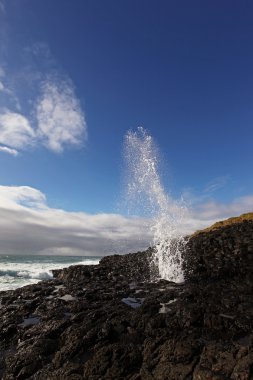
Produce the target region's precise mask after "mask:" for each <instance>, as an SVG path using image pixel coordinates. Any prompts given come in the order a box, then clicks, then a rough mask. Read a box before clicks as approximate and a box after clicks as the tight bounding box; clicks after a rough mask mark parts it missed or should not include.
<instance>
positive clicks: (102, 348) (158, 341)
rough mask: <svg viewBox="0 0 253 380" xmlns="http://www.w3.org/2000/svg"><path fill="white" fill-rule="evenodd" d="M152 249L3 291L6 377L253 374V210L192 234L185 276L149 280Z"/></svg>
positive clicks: (175, 379) (243, 379)
mask: <svg viewBox="0 0 253 380" xmlns="http://www.w3.org/2000/svg"><path fill="white" fill-rule="evenodd" d="M151 254H152V252H151V250H148V251H146V252H138V253H133V254H128V255H124V256H117V255H114V256H108V257H105V258H103V259H102V260H101V262H100V264H99V265H95V266H81V265H78V266H71V267H69V268H66V269H62V270H55V271H53V274H54V279H52V280H48V281H43V282H40V283H38V284H35V285H28V286H25V287H23V288H20V289H16V290H13V291H7V292H0V299H1V308H0V316H1V318H0V350H1V351H0V377H1V378H2V379H5V380H23V379H33V380H46V379H51V380H59V379H62V380H64V379H66V380H67V379H68V380H79V379H87V380H100V379H108V380H109V379H112V380H121V379H122V380H125V379H126V380H128V379H129V380H167V379H168V380H191V379H192V380H221V379H224V380H225V379H233V380H252V379H253V352H252V345H253V333H252V325H253V322H252V320H253V304H252V294H253V279H252V269H253V266H252V257H253V220H251V219H242V220H241V219H240V220H238V221H236V222H235V223H232V224H228V225H226V224H225V225H222V226H221V227H219V228H217V229H213V230H212V229H211V230H208V231H203V232H200V233H198V234H195V235H193V236H192V237H191V238H190V239H189V242H188V244H187V249H186V252H185V260H184V270H185V275H186V281H185V282H184V283H183V284H175V283H172V282H168V281H165V280H160V281H158V282H155V283H154V282H153V283H152V282H150V276H151V273H150V267H149V258H150V255H151Z"/></svg>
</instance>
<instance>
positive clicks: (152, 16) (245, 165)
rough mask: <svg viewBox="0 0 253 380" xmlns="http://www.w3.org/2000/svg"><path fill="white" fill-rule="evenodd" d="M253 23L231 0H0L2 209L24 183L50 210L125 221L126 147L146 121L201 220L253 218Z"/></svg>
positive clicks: (169, 183) (178, 190) (170, 177)
mask: <svg viewBox="0 0 253 380" xmlns="http://www.w3.org/2000/svg"><path fill="white" fill-rule="evenodd" d="M252 15H253V4H252V3H251V2H250V1H240V2H238V1H234V0H232V1H229V2H228V1H200V0H199V1H196V0H192V1H187V0H184V1H174V2H172V1H167V0H166V1H165V0H164V1H163V0H159V1H153V0H152V1H151V0H145V1H144V0H138V1H136V0H127V1H126V0H125V1H123V0H122V1H121V0H120V1H115V0H113V1H112V0H107V1H102V0H90V1H87V0H85V1H83V0H75V1H74V2H73V1H72V2H70V1H67V0H53V1H52V0H43V1H42V0H41V1H36V2H35V1H32V0H8V1H4V0H1V1H0V39H1V41H0V68H1V69H0V82H1V84H0V167H1V177H0V185H1V186H2V189H3V192H4V194H5V195H4V196H5V198H4V199H6V192H5V190H6V188H7V187H8V188H9V187H10V186H12V187H15V188H16V189H19V190H17V191H19V192H20V194H24V187H25V188H28V189H37V190H38V192H39V193H36V192H33V197H35V198H36V196H39V198H40V199H42V198H41V197H40V195H38V194H43V195H45V197H46V199H47V203H46V204H47V207H49V208H50V209H57V210H64V211H65V212H66V213H67V212H71V211H73V212H76V213H78V212H83V213H87V214H89V215H93V214H99V215H100V214H106V215H110V214H112V213H113V214H115V213H118V209H117V205H118V202H119V199H120V197H121V193H122V166H123V162H122V143H123V137H124V135H125V133H126V131H127V130H129V129H131V128H136V127H137V126H138V125H143V126H144V127H145V128H146V129H147V130H148V131H149V132H150V134H151V135H152V136H153V137H154V139H155V140H156V142H157V144H158V145H159V147H160V149H161V152H162V156H163V161H164V165H163V181H164V185H165V188H166V190H167V191H168V192H170V193H171V194H172V196H173V197H174V198H178V197H179V196H180V195H181V194H183V195H184V196H185V198H186V199H187V201H189V203H190V204H191V205H192V207H193V213H195V214H194V215H195V219H198V220H205V221H207V222H211V221H213V220H216V219H219V218H222V217H226V216H229V215H231V214H236V213H240V212H244V211H247V210H252V208H253V207H252V206H253V202H252V199H253V198H252V194H253V179H252V174H251V173H252V137H253V132H252V131H253V129H252V121H253V108H252V104H253V75H252V67H253V49H252V41H253V24H252ZM50 107H51V108H50ZM55 108H56V109H57V112H56V113H54V114H53V111H52V109H55ZM28 193H29V196H30V195H31V192H30V190H29V191H28ZM15 194H16V193H15ZM36 194H37V195H36ZM0 197H1V194H0ZM27 197H28V195H27ZM11 199H12V200H13V197H11ZM18 199H19V197H16V198H15V202H16V203H17V205H18V202H19V201H18ZM26 199H27V198H26ZM43 202H44V201H43ZM29 207H31V205H30V204H29ZM199 209H201V210H202V211H201V212H202V214H201V212H200V211H197V210H199ZM206 209H208V212H210V215H211V216H210V217H209V216H207V215H204V214H203V210H206ZM200 214H201V215H200ZM196 215H197V216H196ZM208 215H209V214H208ZM108 217H109V216H108ZM199 225H201V223H200V224H196V226H199ZM194 226H195V224H194ZM10 236H11V232H10Z"/></svg>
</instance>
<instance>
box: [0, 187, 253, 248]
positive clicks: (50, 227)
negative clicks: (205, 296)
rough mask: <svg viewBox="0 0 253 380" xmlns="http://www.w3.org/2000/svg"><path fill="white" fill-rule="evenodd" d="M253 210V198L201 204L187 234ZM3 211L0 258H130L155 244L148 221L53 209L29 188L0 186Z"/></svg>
mask: <svg viewBox="0 0 253 380" xmlns="http://www.w3.org/2000/svg"><path fill="white" fill-rule="evenodd" d="M252 210H253V195H249V196H245V197H241V198H238V199H235V200H234V201H233V202H231V203H229V204H219V203H216V202H209V203H206V204H202V205H201V206H198V209H194V210H190V212H189V213H188V214H187V215H186V218H185V220H184V223H183V225H182V232H183V233H185V234H189V233H192V232H194V231H196V230H197V229H201V228H204V227H207V226H209V225H211V224H213V223H214V222H216V221H217V220H222V219H224V218H227V217H230V216H236V215H240V214H241V213H244V212H249V211H252ZM0 212H1V219H0V241H1V246H0V254H22V253H26V254H70V255H71V254H72V255H73V254H76V255H104V254H112V253H115V252H117V253H127V252H135V251H137V250H139V249H144V248H146V247H147V246H148V245H149V243H150V241H151V240H152V236H151V233H150V228H149V227H150V223H149V222H150V221H149V220H148V219H144V218H127V217H124V216H122V215H118V214H97V215H91V214H87V213H84V212H68V211H65V210H62V209H54V208H50V207H49V206H48V205H47V202H46V197H45V195H44V194H43V193H42V192H40V191H39V190H37V189H34V188H32V187H28V186H21V187H11V186H10V187H8V186H0Z"/></svg>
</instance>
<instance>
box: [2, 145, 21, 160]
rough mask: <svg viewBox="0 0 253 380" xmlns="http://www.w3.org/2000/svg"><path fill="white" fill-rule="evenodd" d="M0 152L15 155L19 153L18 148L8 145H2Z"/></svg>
mask: <svg viewBox="0 0 253 380" xmlns="http://www.w3.org/2000/svg"><path fill="white" fill-rule="evenodd" d="M0 152H4V153H8V154H11V155H12V156H15V157H16V156H17V155H18V151H17V150H16V149H12V148H8V147H7V146H0Z"/></svg>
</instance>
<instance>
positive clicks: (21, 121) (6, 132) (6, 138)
mask: <svg viewBox="0 0 253 380" xmlns="http://www.w3.org/2000/svg"><path fill="white" fill-rule="evenodd" d="M34 138H35V132H34V130H33V129H32V127H31V125H30V123H29V121H28V119H27V118H26V117H24V116H23V115H21V114H19V113H15V112H11V111H8V110H7V111H5V112H4V113H2V114H0V143H1V144H3V145H7V146H8V147H12V148H20V149H23V148H26V147H27V146H29V145H32V144H33V143H34Z"/></svg>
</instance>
